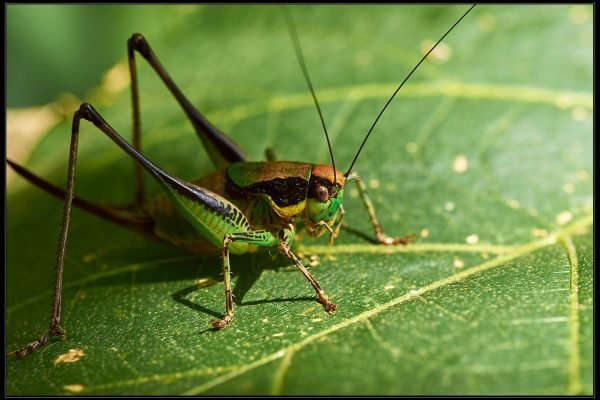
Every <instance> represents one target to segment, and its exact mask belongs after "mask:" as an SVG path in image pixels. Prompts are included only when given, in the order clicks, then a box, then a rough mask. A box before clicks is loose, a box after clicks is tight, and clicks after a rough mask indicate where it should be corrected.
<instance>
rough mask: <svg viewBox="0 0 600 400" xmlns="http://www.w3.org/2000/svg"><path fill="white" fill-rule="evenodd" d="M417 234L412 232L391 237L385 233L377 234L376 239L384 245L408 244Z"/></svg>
mask: <svg viewBox="0 0 600 400" xmlns="http://www.w3.org/2000/svg"><path fill="white" fill-rule="evenodd" d="M415 237H417V235H415V234H414V233H412V234H410V235H406V236H402V237H396V238H395V237H391V236H385V235H381V236H380V235H377V241H378V242H379V243H381V244H384V245H395V244H409V243H410V242H411V241H412V240H413V239H414V238H415Z"/></svg>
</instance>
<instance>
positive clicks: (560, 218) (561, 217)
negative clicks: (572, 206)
mask: <svg viewBox="0 0 600 400" xmlns="http://www.w3.org/2000/svg"><path fill="white" fill-rule="evenodd" d="M572 219H573V214H571V212H569V211H563V212H561V213H560V214H558V215H557V216H556V223H557V224H559V225H564V224H566V223H567V222H569V221H570V220H572Z"/></svg>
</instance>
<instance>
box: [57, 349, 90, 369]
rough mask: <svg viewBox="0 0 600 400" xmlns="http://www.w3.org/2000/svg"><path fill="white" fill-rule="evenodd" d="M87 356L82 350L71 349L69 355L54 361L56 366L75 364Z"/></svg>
mask: <svg viewBox="0 0 600 400" xmlns="http://www.w3.org/2000/svg"><path fill="white" fill-rule="evenodd" d="M84 355H85V354H84V352H83V350H81V349H70V350H69V352H68V353H65V354H61V355H60V356H58V357H56V360H54V365H57V364H62V363H73V362H77V361H79V359H80V358H81V357H83V356H84Z"/></svg>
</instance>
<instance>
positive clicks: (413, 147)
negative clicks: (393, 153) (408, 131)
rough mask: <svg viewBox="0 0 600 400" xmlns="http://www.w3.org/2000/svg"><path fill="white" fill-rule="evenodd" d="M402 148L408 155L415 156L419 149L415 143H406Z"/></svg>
mask: <svg viewBox="0 0 600 400" xmlns="http://www.w3.org/2000/svg"><path fill="white" fill-rule="evenodd" d="M404 148H405V149H406V151H407V152H408V153H410V154H415V153H416V152H417V150H418V148H419V146H418V145H417V144H416V143H413V142H408V143H406V145H405V146H404Z"/></svg>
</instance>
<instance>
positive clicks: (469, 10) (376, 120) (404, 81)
mask: <svg viewBox="0 0 600 400" xmlns="http://www.w3.org/2000/svg"><path fill="white" fill-rule="evenodd" d="M476 5H477V4H473V5H472V6H471V8H469V9H468V10H467V11H466V12H465V13H464V14H463V15H462V17H460V18H459V19H458V21H456V22H455V23H454V25H452V26H451V27H450V29H448V31H446V33H444V36H442V37H441V38H440V40H438V41H437V42H436V44H434V45H433V47H432V48H431V49H429V51H428V52H427V54H425V55H424V56H423V58H421V61H419V62H418V63H417V65H415V67H414V68H413V69H412V71H410V73H409V74H408V75H407V76H406V78H404V80H403V81H402V83H401V84H400V86H398V88H397V89H396V91H395V92H394V94H392V97H390V98H389V100H388V101H387V103H385V106H383V108H382V109H381V111H380V112H379V115H377V118H375V122H373V125H371V128H369V131H368V132H367V135H366V136H365V139H364V140H363V142H362V144H361V145H360V147H359V149H358V151H357V152H356V155H355V156H354V160H352V164H350V168H348V171H346V173H345V174H344V176H345V177H348V175H349V174H350V172H351V171H352V167H353V166H354V163H355V162H356V160H357V159H358V156H359V154H360V152H361V151H362V149H363V147H364V146H365V143H367V139H369V136H370V135H371V132H373V128H375V125H377V122H378V121H379V118H381V115H382V114H383V112H384V111H385V109H386V108H387V106H389V105H390V103H391V102H392V100H393V99H394V97H396V94H397V93H398V92H399V91H400V89H401V88H402V86H404V84H405V83H406V81H407V80H408V79H409V78H410V77H411V75H412V74H413V72H415V71H416V69H417V68H419V65H421V63H422V62H423V61H425V59H426V58H427V56H428V55H429V54H430V53H431V52H432V51H433V50H434V49H435V48H436V47H437V45H438V44H440V43H441V41H442V40H444V38H445V37H446V36H448V34H449V33H450V32H452V30H453V29H454V28H455V27H456V25H458V24H459V22H460V21H462V19H463V18H464V17H466V16H467V14H468V13H469V12H471V10H472V9H473V8H474V7H475V6H476Z"/></svg>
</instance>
